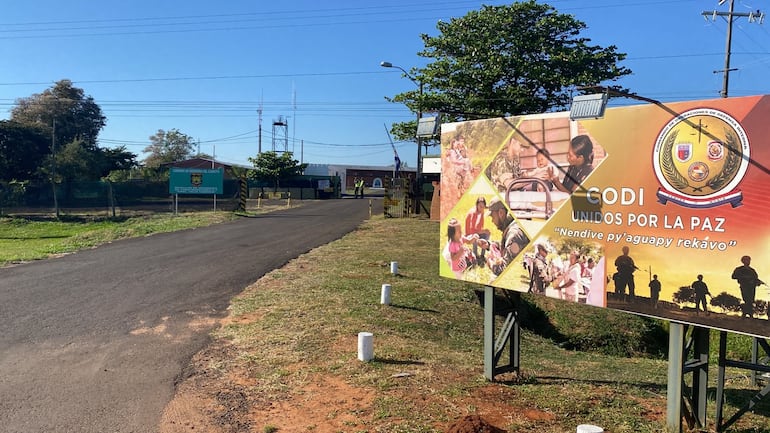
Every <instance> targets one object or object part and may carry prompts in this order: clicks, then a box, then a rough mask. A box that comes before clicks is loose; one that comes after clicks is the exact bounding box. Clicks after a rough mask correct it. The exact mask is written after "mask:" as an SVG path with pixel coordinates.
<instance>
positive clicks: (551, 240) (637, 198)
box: [439, 96, 770, 336]
mask: <svg viewBox="0 0 770 433" xmlns="http://www.w3.org/2000/svg"><path fill="white" fill-rule="evenodd" d="M768 116H770V97H766V96H754V97H743V98H731V99H714V100H708V101H687V102H677V103H667V104H665V105H664V104H648V105H635V106H625V107H616V108H609V109H607V110H606V111H605V116H604V118H602V119H590V120H579V121H572V120H570V118H569V113H567V112H560V113H544V114H537V115H527V116H515V117H508V118H494V119H483V120H474V121H466V122H456V123H450V124H445V125H442V131H441V160H442V167H441V173H442V175H441V225H440V227H441V228H440V230H441V236H440V242H439V247H440V256H441V257H440V266H439V273H440V275H441V276H443V277H447V278H452V279H458V280H463V281H469V282H474V283H479V284H483V285H491V286H495V287H500V288H503V289H509V290H515V291H519V292H528V293H534V294H540V295H544V296H548V297H552V298H557V299H563V300H566V301H571V302H577V303H584V304H588V305H593V306H597V307H607V308H613V309H617V310H623V311H628V312H632V313H635V314H641V315H647V316H651V317H659V318H663V319H667V320H672V321H676V322H680V323H688V324H696V325H702V326H706V327H711V328H715V329H721V330H730V331H735V332H740V333H745V334H749V335H756V336H770V321H769V320H768V319H769V318H770V317H769V316H768V313H769V312H768V301H769V300H770V287H768V286H767V285H766V284H765V283H764V281H763V280H762V278H763V276H764V277H765V278H770V264H769V263H768V260H769V259H770V248H768V247H769V246H770V227H766V224H765V221H766V220H767V217H766V215H768V211H770V203H768V202H767V201H766V200H765V197H767V195H768V193H769V192H770V182H768V180H769V179H768V174H770V168H768V167H769V166H770V155H768V153H770V149H768V148H767V146H764V143H763V141H764V139H765V137H768V136H770V122H766V121H765V120H763V119H767V118H768ZM752 144H753V146H752Z"/></svg>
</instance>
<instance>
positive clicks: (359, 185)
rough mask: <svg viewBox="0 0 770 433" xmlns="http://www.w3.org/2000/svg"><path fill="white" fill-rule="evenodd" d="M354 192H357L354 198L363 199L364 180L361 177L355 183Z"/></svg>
mask: <svg viewBox="0 0 770 433" xmlns="http://www.w3.org/2000/svg"><path fill="white" fill-rule="evenodd" d="M356 191H358V193H357V194H358V195H357V196H356V198H364V179H363V178H361V177H360V178H358V181H356ZM359 196H360V197H359Z"/></svg>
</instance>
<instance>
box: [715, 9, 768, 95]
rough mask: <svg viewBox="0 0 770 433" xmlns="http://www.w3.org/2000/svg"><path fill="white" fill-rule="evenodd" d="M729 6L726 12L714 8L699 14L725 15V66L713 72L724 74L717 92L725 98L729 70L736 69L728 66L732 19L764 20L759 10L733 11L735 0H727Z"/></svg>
mask: <svg viewBox="0 0 770 433" xmlns="http://www.w3.org/2000/svg"><path fill="white" fill-rule="evenodd" d="M725 1H727V0H720V1H719V4H720V5H722V4H724V3H725ZM729 1H730V6H729V9H728V11H727V12H719V11H717V10H716V9H715V10H713V11H703V12H702V14H701V15H703V16H704V17H706V18H707V19H708V17H711V19H712V20H716V19H717V17H725V20H727V42H726V44H725V45H726V46H725V67H724V69H722V70H716V71H714V73H715V74H716V73H719V72H721V73H722V74H724V75H723V76H722V91H720V92H719V94H720V95H721V96H722V97H723V98H727V88H728V86H729V84H730V71H736V70H737V69H736V68H730V52H731V47H732V41H733V19H734V18H736V17H737V18H740V17H746V18H748V19H749V22H750V23H754V22H759V24H762V23H763V22H764V20H765V14H764V13H763V12H761V11H759V10H757V11H756V12H735V0H729Z"/></svg>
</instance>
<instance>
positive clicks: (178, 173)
mask: <svg viewBox="0 0 770 433" xmlns="http://www.w3.org/2000/svg"><path fill="white" fill-rule="evenodd" d="M223 178H224V170H223V169H221V168H174V167H172V168H171V173H170V175H169V178H168V192H169V193H171V194H222V189H223V187H222V183H223V182H222V180H223Z"/></svg>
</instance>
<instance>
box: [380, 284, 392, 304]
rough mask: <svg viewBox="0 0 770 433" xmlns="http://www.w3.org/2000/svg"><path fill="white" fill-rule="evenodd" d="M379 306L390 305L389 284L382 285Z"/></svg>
mask: <svg viewBox="0 0 770 433" xmlns="http://www.w3.org/2000/svg"><path fill="white" fill-rule="evenodd" d="M380 304H382V305H390V284H383V285H382V291H381V292H380Z"/></svg>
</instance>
